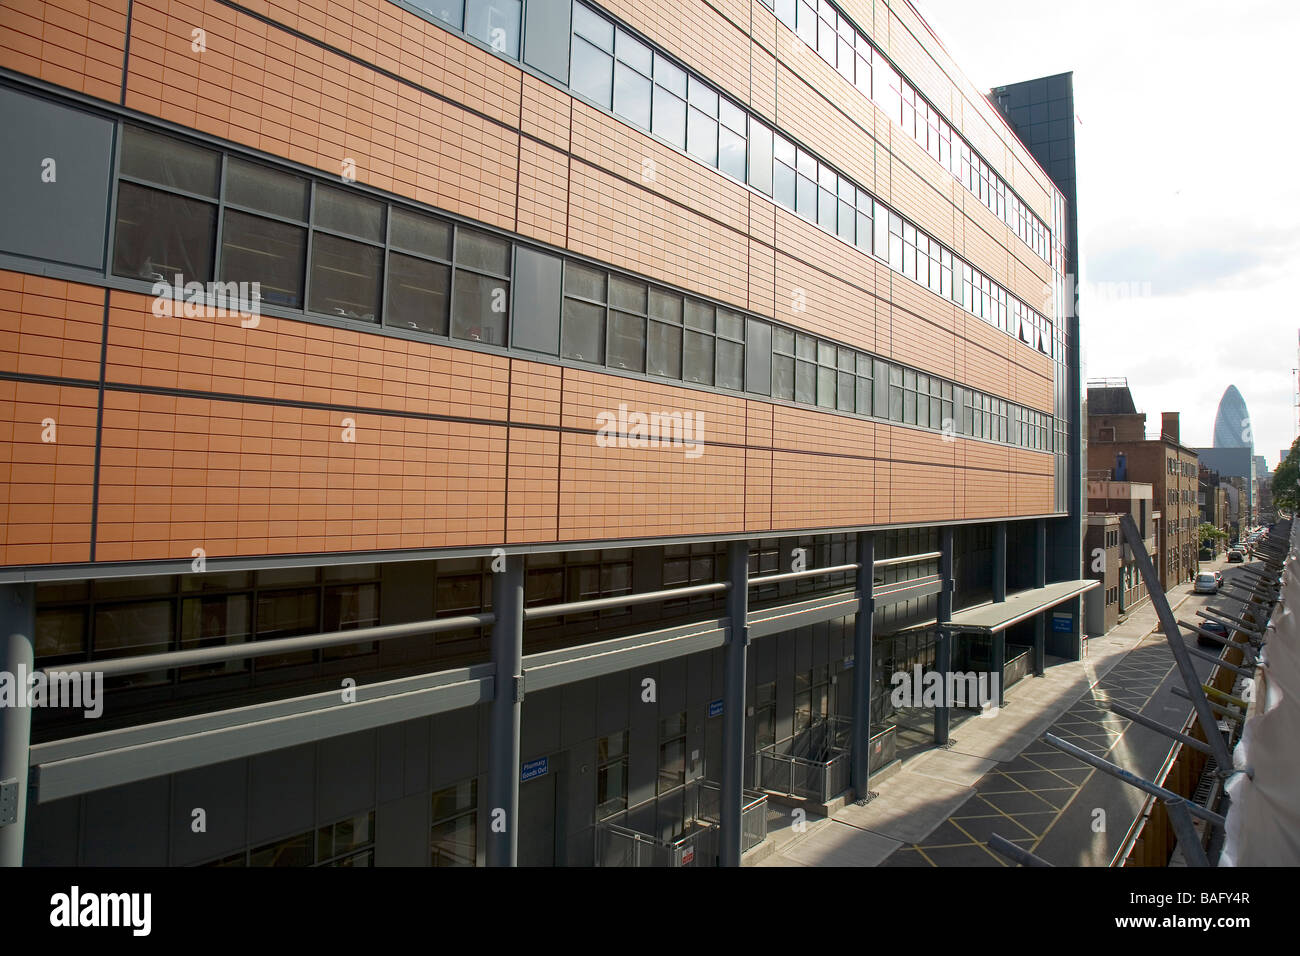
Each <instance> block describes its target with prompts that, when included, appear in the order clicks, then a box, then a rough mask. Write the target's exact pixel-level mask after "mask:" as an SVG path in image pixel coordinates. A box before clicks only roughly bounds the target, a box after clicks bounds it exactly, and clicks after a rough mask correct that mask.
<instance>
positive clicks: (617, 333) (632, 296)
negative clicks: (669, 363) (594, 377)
mask: <svg viewBox="0 0 1300 956" xmlns="http://www.w3.org/2000/svg"><path fill="white" fill-rule="evenodd" d="M609 305H610V310H609V349H608V355H607V357H606V364H608V365H609V366H610V367H611V368H622V369H628V370H630V371H634V372H644V371H645V366H646V286H645V284H644V283H642V282H633V281H631V280H629V279H623V278H620V277H618V276H610V279H609Z"/></svg>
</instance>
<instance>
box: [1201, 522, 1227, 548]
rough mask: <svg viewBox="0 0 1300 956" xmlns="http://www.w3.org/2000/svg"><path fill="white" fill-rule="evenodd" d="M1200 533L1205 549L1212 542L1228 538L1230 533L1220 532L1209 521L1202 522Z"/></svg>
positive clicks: (1202, 545)
mask: <svg viewBox="0 0 1300 956" xmlns="http://www.w3.org/2000/svg"><path fill="white" fill-rule="evenodd" d="M1200 533H1201V547H1205V546H1206V545H1207V544H1209V543H1210V542H1211V541H1218V540H1219V539H1220V538H1226V537H1227V536H1228V532H1226V531H1220V530H1219V529H1218V528H1216V527H1215V526H1214V525H1212V524H1210V523H1209V522H1208V521H1203V522H1201V528H1200Z"/></svg>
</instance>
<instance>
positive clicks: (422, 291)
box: [384, 208, 452, 335]
mask: <svg viewBox="0 0 1300 956" xmlns="http://www.w3.org/2000/svg"><path fill="white" fill-rule="evenodd" d="M391 216H392V221H391V224H390V227H389V228H390V236H389V242H390V245H391V247H392V251H390V252H389V254H388V276H387V282H388V292H387V299H386V308H385V312H384V324H385V325H387V326H391V327H392V328H398V329H412V330H415V331H419V332H430V333H432V334H434V335H446V334H447V315H448V308H449V305H450V302H451V265H450V260H451V233H452V230H451V224H450V223H447V222H444V221H442V220H440V219H435V218H434V217H432V216H425V215H421V214H419V213H415V212H411V211H409V210H405V209H399V208H394V209H393V210H392V214H391ZM397 249H403V250H406V251H404V252H398V251H396V250H397Z"/></svg>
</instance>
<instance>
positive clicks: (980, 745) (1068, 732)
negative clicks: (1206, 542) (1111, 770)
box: [755, 559, 1237, 866]
mask: <svg viewBox="0 0 1300 956" xmlns="http://www.w3.org/2000/svg"><path fill="white" fill-rule="evenodd" d="M1236 567H1237V565H1227V564H1225V562H1224V561H1223V560H1222V559H1220V560H1218V561H1215V562H1203V563H1202V566H1201V569H1202V570H1220V569H1221V570H1224V571H1225V572H1226V573H1227V574H1228V575H1229V576H1231V575H1232V569H1234V568H1236ZM1168 598H1169V603H1170V605H1171V606H1172V607H1173V608H1174V609H1175V611H1178V612H1179V613H1178V616H1179V617H1183V618H1188V617H1189V616H1190V615H1193V614H1194V613H1195V611H1196V609H1197V608H1199V607H1203V606H1204V605H1205V604H1206V603H1207V602H1213V601H1215V598H1214V597H1213V596H1209V597H1208V598H1207V597H1205V596H1201V595H1192V593H1191V584H1190V583H1184V584H1180V585H1177V586H1176V587H1174V588H1173V589H1172V590H1171V591H1170V592H1169V593H1168ZM1220 603H1222V602H1220ZM1184 605H1185V606H1184ZM1158 623H1159V622H1158V619H1157V616H1156V611H1155V608H1154V606H1153V605H1152V604H1151V603H1150V602H1147V603H1146V604H1144V605H1142V606H1141V607H1139V608H1137V609H1136V610H1134V611H1133V612H1132V613H1131V614H1130V615H1129V616H1128V618H1127V619H1126V620H1125V621H1124V622H1123V623H1121V624H1119V625H1117V626H1116V627H1114V628H1112V629H1111V630H1110V631H1108V632H1107V633H1106V634H1105V635H1103V636H1101V637H1094V638H1092V639H1090V640H1089V641H1088V651H1087V657H1085V658H1084V659H1083V660H1080V661H1060V660H1053V659H1051V658H1049V660H1048V664H1049V666H1048V667H1047V671H1046V674H1045V675H1044V676H1043V677H1040V678H1035V677H1032V676H1031V677H1026V678H1025V679H1023V680H1021V681H1019V682H1018V683H1017V684H1016V685H1015V686H1014V687H1011V688H1009V689H1008V690H1007V691H1006V706H1004V707H1003V708H1001V709H1000V710H998V711H997V712H996V713H995V715H994V716H992V717H990V718H981V717H973V716H972V717H970V718H968V719H966V720H965V721H964V722H962V723H959V724H956V725H955V726H954V727H953V729H952V734H951V739H952V746H951V747H950V748H949V749H933V750H927V751H924V752H922V753H918V754H915V755H912V756H910V757H908V758H907V759H905V760H904V761H903V765H902V767H901V768H900V769H899V770H898V771H897V772H896V773H894V774H893V775H892V776H889V777H888V779H885V780H882V781H881V782H880V783H878V784H877V783H876V782H875V781H874V780H873V781H872V788H873V790H875V792H876V793H878V794H879V795H878V796H877V797H876V798H874V799H873V800H872V801H871V802H870V803H868V804H866V805H865V806H859V805H856V804H850V805H848V806H846V807H844V808H843V809H842V810H840V811H838V812H837V813H835V814H834V815H833V816H831V817H828V818H824V819H813V820H809V821H808V822H807V823H805V824H803V826H802V827H801V828H800V829H795V828H794V827H793V826H792V825H791V824H790V821H789V818H788V817H786V818H784V819H783V820H782V821H774V826H773V828H772V831H771V832H772V836H771V838H770V839H771V840H772V842H773V844H774V846H775V850H774V851H773V852H771V853H769V854H768V855H767V856H765V857H764V858H763V859H762V860H761V861H760V862H758V863H756V864H755V865H756V866H880V865H884V866H1011V865H1015V864H1013V863H1011V862H1010V861H1008V860H1006V859H1005V858H1004V857H1002V856H1000V855H999V854H997V853H995V852H994V851H992V850H990V849H989V848H988V846H987V843H988V839H989V836H990V835H991V834H993V833H998V834H1000V835H1001V836H1003V837H1005V838H1006V839H1008V840H1011V841H1012V842H1014V843H1017V844H1019V845H1020V846H1022V847H1025V848H1026V849H1028V850H1030V851H1031V852H1033V853H1035V854H1037V855H1038V856H1041V857H1043V858H1044V859H1046V860H1047V861H1048V862H1050V863H1053V864H1055V865H1057V866H1107V865H1109V864H1110V862H1111V859H1112V857H1113V856H1114V854H1115V852H1116V850H1117V849H1118V848H1119V846H1120V845H1121V844H1122V842H1123V840H1124V838H1125V836H1126V834H1127V832H1128V830H1129V827H1130V826H1131V824H1132V823H1133V821H1134V820H1135V819H1136V817H1137V814H1138V811H1139V809H1140V807H1141V804H1142V802H1143V799H1144V796H1143V795H1142V794H1141V793H1139V792H1138V791H1137V790H1135V789H1134V788H1133V787H1130V786H1128V785H1127V784H1124V783H1122V782H1121V781H1119V780H1117V779H1115V778H1114V777H1111V776H1110V775H1108V774H1105V773H1102V772H1101V771H1098V770H1095V769H1093V768H1091V767H1089V766H1087V765H1086V764H1083V763H1081V762H1080V761H1078V760H1076V759H1075V758H1073V757H1071V756H1069V755H1067V754H1064V753H1062V752H1061V751H1059V750H1056V749H1055V748H1053V747H1051V746H1049V745H1048V744H1047V743H1045V742H1044V741H1043V739H1042V736H1043V734H1044V733H1048V732H1050V733H1054V734H1056V735H1057V736H1059V737H1061V738H1063V739H1065V740H1067V741H1069V742H1071V743H1073V744H1075V745H1076V746H1079V747H1082V748H1083V749H1085V750H1088V751H1090V752H1092V753H1095V754H1098V755H1102V756H1106V757H1107V759H1109V760H1111V761H1112V762H1114V763H1118V764H1119V765H1121V766H1123V767H1125V768H1126V769H1129V770H1133V771H1134V772H1136V773H1139V774H1142V775H1143V776H1150V775H1152V774H1154V773H1155V772H1156V770H1157V769H1158V768H1159V767H1160V766H1161V765H1162V764H1163V762H1164V761H1165V759H1166V757H1167V756H1168V754H1169V751H1170V748H1171V746H1172V744H1171V742H1170V741H1169V740H1168V739H1167V738H1165V737H1163V736H1162V735H1160V734H1158V733H1155V732H1153V731H1150V730H1147V729H1146V728H1143V727H1139V726H1137V725H1134V724H1132V723H1130V722H1129V721H1127V720H1124V719H1123V718H1120V717H1117V716H1116V715H1114V714H1112V713H1111V712H1110V711H1109V709H1108V707H1109V703H1110V702H1111V701H1115V702H1118V703H1122V704H1125V705H1127V706H1129V707H1130V708H1133V709H1136V710H1139V711H1141V712H1142V713H1144V714H1146V715H1147V716H1151V717H1154V718H1156V719H1158V720H1160V721H1161V722H1162V723H1164V724H1166V725H1167V726H1174V727H1181V725H1182V723H1183V721H1184V720H1185V719H1186V718H1187V716H1188V714H1190V712H1191V702H1190V701H1186V700H1183V699H1181V698H1178V697H1175V696H1173V694H1172V693H1171V691H1170V688H1171V687H1172V686H1173V685H1174V684H1175V683H1179V684H1181V679H1180V678H1179V675H1178V672H1177V666H1176V664H1175V662H1174V657H1173V654H1172V653H1171V651H1170V650H1169V647H1168V644H1167V642H1166V640H1165V638H1164V635H1163V633H1161V632H1159V631H1156V628H1157V627H1158ZM1153 631H1155V633H1153ZM1189 643H1194V638H1193V639H1192V640H1191V641H1190V642H1189ZM1193 660H1194V661H1197V659H1195V658H1194V659H1193ZM1212 667H1213V665H1212V664H1210V663H1209V662H1208V661H1197V670H1198V673H1200V674H1201V675H1202V676H1206V675H1208V673H1209V671H1210V669H1211V668H1212Z"/></svg>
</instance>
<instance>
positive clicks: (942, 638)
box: [917, 528, 956, 747]
mask: <svg viewBox="0 0 1300 956" xmlns="http://www.w3.org/2000/svg"><path fill="white" fill-rule="evenodd" d="M939 549H940V551H939V553H940V558H939V579H940V580H941V581H943V590H942V591H940V592H939V606H938V613H937V615H936V623H937V624H938V625H939V630H938V642H937V646H936V648H935V658H934V666H935V670H936V671H938V672H939V681H940V684H939V688H940V689H939V706H938V707H936V708H935V709H934V742H935V744H936V745H937V746H940V747H943V746H945V745H947V743H948V730H949V727H950V726H951V723H952V703H953V702H952V701H951V700H949V699H948V687H949V683H950V682H949V680H948V674H949V672H950V671H951V670H952V642H953V641H954V640H955V639H956V635H955V634H954V633H953V631H952V629H951V628H949V627H948V626H947V625H948V623H949V622H950V621H951V620H952V587H953V580H952V566H953V561H952V528H942V529H940V531H939ZM917 691H919V688H917Z"/></svg>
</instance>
